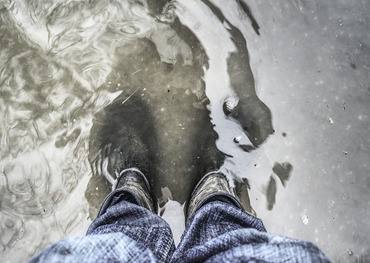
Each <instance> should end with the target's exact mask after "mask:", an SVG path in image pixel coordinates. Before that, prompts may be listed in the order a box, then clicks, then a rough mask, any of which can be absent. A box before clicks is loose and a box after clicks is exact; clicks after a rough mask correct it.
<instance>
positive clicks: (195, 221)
mask: <svg viewBox="0 0 370 263" xmlns="http://www.w3.org/2000/svg"><path fill="white" fill-rule="evenodd" d="M226 185H227V187H228V183H227V179H226V178H225V177H224V176H222V175H220V174H214V175H209V176H208V177H206V178H205V179H203V180H202V181H201V182H200V185H199V184H198V186H197V187H196V189H195V190H194V192H193V194H192V199H191V200H190V204H189V208H188V211H189V210H190V211H192V208H191V206H192V203H193V204H194V202H195V203H197V200H196V199H197V196H198V197H201V199H199V200H202V201H201V202H200V201H199V200H198V204H199V205H195V209H194V208H193V213H190V215H188V217H191V218H190V219H189V221H188V224H187V226H186V230H185V232H184V234H183V236H182V239H181V242H180V244H179V246H178V248H177V250H176V251H175V253H174V255H173V257H172V261H173V262H203V261H206V260H210V261H212V262H225V261H233V262H234V261H243V262H244V261H256V262H264V261H267V262H286V261H294V262H328V261H329V260H328V259H327V258H326V257H325V255H324V254H323V253H322V252H321V251H320V250H319V249H318V248H317V247H316V246H315V245H314V244H312V243H310V242H304V241H299V240H295V239H291V238H287V237H283V236H278V235H273V234H269V233H267V232H266V229H265V227H264V225H263V223H262V221H261V220H260V219H258V218H256V217H253V216H252V215H249V214H248V213H246V212H245V211H244V210H242V208H241V205H240V203H239V204H238V203H237V202H236V201H237V199H236V198H235V196H232V195H231V191H230V189H229V190H227V189H226V188H225V187H226ZM194 195H195V196H196V197H195V198H194Z"/></svg>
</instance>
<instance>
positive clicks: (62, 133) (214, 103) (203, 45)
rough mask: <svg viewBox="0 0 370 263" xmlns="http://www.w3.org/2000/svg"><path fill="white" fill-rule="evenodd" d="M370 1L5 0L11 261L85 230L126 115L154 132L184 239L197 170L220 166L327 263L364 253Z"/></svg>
mask: <svg viewBox="0 0 370 263" xmlns="http://www.w3.org/2000/svg"><path fill="white" fill-rule="evenodd" d="M369 10H370V6H369V4H368V3H367V1H357V2H353V3H349V2H348V1H336V3H329V2H328V3H322V2H317V1H304V0H290V1H269V2H266V1H236V0H235V1H227V3H225V1H219V0H212V1H208V0H204V1H189V0H186V1H173V2H170V3H169V4H168V3H167V4H166V2H165V1H163V2H162V1H148V2H146V1H139V0H138V1H124V0H121V1H110V2H109V3H108V4H107V3H105V2H104V3H103V2H99V1H90V2H87V1H50V3H46V2H44V1H27V2H26V1H25V2H22V1H6V2H2V3H0V19H1V21H0V34H1V40H0V47H1V50H0V122H1V125H0V126H1V128H0V136H1V142H0V158H1V160H0V188H1V191H0V196H1V197H0V254H1V258H2V259H3V261H4V262H6V261H9V262H23V261H25V260H27V259H29V258H30V257H31V256H32V255H34V254H35V253H37V252H38V251H40V250H41V249H42V248H43V247H45V246H46V245H48V244H50V243H51V242H54V241H57V240H59V239H61V238H65V237H69V236H76V235H83V234H84V233H85V231H86V229H87V226H88V225H89V223H90V222H91V220H93V219H94V217H95V215H96V212H97V209H98V208H99V205H100V203H101V202H102V200H103V198H104V196H105V194H106V193H107V192H109V190H110V188H111V184H110V183H109V180H111V181H113V180H114V178H115V175H114V172H112V171H111V170H109V169H102V167H103V163H104V160H105V157H107V156H109V153H110V150H111V148H109V147H110V146H109V145H107V141H108V140H109V136H110V134H113V133H118V134H122V136H125V135H127V134H128V133H127V130H125V127H127V125H132V126H133V127H135V129H136V130H140V132H142V133H143V134H145V135H146V138H148V140H151V145H152V147H153V151H154V152H155V157H153V158H154V160H155V164H154V166H153V169H152V172H153V175H152V177H153V178H152V179H155V181H157V182H158V183H157V184H156V186H155V191H156V194H157V196H158V198H159V199H160V202H161V206H163V207H164V208H163V209H162V213H163V216H164V217H165V218H166V220H168V221H169V222H170V223H171V226H172V227H173V230H174V234H175V236H176V239H177V240H178V238H179V235H180V234H181V231H182V229H183V228H184V225H183V215H182V214H181V212H182V208H181V205H182V204H183V203H184V202H185V201H186V199H187V196H188V194H189V192H190V190H191V186H192V184H194V183H195V182H196V180H197V179H198V178H199V177H200V176H202V174H204V173H206V172H207V171H210V170H215V169H218V168H220V169H221V170H222V171H223V172H224V173H225V174H227V176H228V178H229V179H230V183H231V184H233V185H234V186H235V189H236V192H237V193H238V194H239V195H240V197H241V198H242V199H243V202H244V205H245V207H246V209H248V210H250V211H252V212H255V213H256V214H257V216H258V217H260V218H261V219H262V220H263V221H264V223H265V225H266V228H267V229H268V231H270V232H273V233H278V234H282V235H286V236H290V237H295V238H299V239H304V240H310V241H313V242H314V243H316V244H317V245H318V246H319V247H320V248H321V249H322V250H323V251H324V253H326V254H327V255H328V256H329V258H330V259H331V260H332V261H334V262H367V261H369V257H370V256H369V255H370V251H369V247H368V243H369V241H370V240H369V234H370V233H369V228H368V223H367V218H368V217H369V209H368V207H369V192H370V190H369V189H370V177H369V174H370V168H369V165H368V159H369V156H370V148H369V145H370V144H369V140H370V139H369V138H370V121H369V113H370V108H369V99H370V78H369V76H368V75H369V74H368V72H369V67H370V66H369V63H370V62H369V61H370V50H369V45H370V36H369V34H367V32H369V29H370V28H369V27H370V24H369V15H368V14H369ZM238 100H239V102H238ZM225 101H227V102H228V103H229V104H228V106H229V109H230V107H231V108H232V107H234V106H235V105H237V106H236V108H235V109H234V111H232V113H231V114H228V113H229V112H228V110H227V107H225V105H224V103H225ZM126 124H127V125H126ZM102 127H109V129H105V130H104V129H102ZM117 127H118V128H117ZM126 137H127V136H126ZM116 143H118V144H119V143H121V142H120V141H119V140H118V141H117V142H116ZM122 143H123V142H122ZM102 149H103V150H104V151H101V150H102ZM168 200H170V201H169V202H167V201H168ZM360 260H362V261H360Z"/></svg>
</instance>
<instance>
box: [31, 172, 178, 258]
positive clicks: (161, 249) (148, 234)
mask: <svg viewBox="0 0 370 263" xmlns="http://www.w3.org/2000/svg"><path fill="white" fill-rule="evenodd" d="M156 209H157V204H156V202H155V201H154V200H153V199H152V197H151V195H150V188H149V184H148V182H147V181H146V179H145V176H144V175H143V174H142V173H141V172H140V171H138V170H137V169H127V170H125V171H123V172H122V173H121V176H120V178H119V181H118V183H117V189H116V190H115V191H113V192H112V193H111V194H109V195H108V196H107V198H106V199H105V201H104V203H103V205H102V207H101V209H100V211H99V215H98V217H97V218H96V219H95V220H94V221H93V222H92V224H91V225H90V227H89V229H88V231H87V235H86V236H85V237H79V238H70V239H66V240H62V241H59V242H57V243H55V244H52V245H50V246H49V247H47V248H46V249H45V250H43V251H42V252H41V253H40V254H38V255H37V256H36V257H35V258H33V259H32V260H31V262H156V261H160V262H162V261H163V262H165V261H168V260H169V258H171V256H172V254H173V252H174V250H175V244H174V241H173V237H172V232H171V229H170V227H169V225H168V224H167V223H166V222H165V221H164V220H163V219H162V218H160V217H159V216H158V215H157V214H155V213H154V211H156Z"/></svg>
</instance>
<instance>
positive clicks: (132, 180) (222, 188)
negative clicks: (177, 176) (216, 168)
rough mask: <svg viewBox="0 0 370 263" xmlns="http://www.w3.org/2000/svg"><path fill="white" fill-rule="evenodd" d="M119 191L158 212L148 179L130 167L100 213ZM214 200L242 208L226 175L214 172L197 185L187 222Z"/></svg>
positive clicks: (189, 204)
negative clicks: (202, 207)
mask: <svg viewBox="0 0 370 263" xmlns="http://www.w3.org/2000/svg"><path fill="white" fill-rule="evenodd" d="M118 192H126V193H128V194H129V195H130V197H131V198H132V199H133V201H134V203H136V204H137V205H139V206H142V207H144V208H146V209H148V210H150V211H152V212H154V213H157V210H158V204H157V202H156V198H155V197H154V196H153V194H152V191H151V187H150V185H149V182H148V180H147V179H146V177H145V175H144V174H143V173H142V172H141V171H140V170H139V169H137V168H129V169H125V170H123V171H122V172H121V173H120V176H119V177H118V179H117V183H116V187H115V190H114V191H113V192H112V193H111V194H110V195H109V196H108V197H107V198H106V199H105V201H104V203H103V205H102V208H101V209H100V212H99V215H101V214H102V213H103V212H104V211H105V210H106V208H107V207H108V206H109V204H110V202H111V199H112V198H113V197H114V196H115V194H116V193H118ZM213 200H223V201H226V202H228V203H230V204H233V205H235V206H236V207H239V208H241V209H242V206H241V203H240V201H239V200H238V198H237V197H236V196H235V195H234V194H233V191H232V189H231V188H230V186H229V183H228V181H227V178H226V176H225V175H224V174H222V173H219V172H213V173H209V174H206V175H205V176H203V178H202V179H201V180H200V181H199V182H198V184H197V185H196V186H195V188H194V190H193V192H192V194H191V196H190V199H189V201H188V203H187V206H186V207H187V208H186V214H185V218H186V223H187V222H188V221H189V220H190V218H191V217H192V216H193V215H194V213H195V212H196V211H197V210H198V209H199V208H200V207H201V206H203V205H204V204H206V203H208V202H210V201H213Z"/></svg>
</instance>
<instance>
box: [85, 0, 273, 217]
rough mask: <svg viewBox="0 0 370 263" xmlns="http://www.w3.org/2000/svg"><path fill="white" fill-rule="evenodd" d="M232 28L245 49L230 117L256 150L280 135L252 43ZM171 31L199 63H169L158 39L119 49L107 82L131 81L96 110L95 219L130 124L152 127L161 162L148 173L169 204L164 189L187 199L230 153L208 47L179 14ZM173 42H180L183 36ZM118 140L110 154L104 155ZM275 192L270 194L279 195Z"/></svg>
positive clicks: (237, 57)
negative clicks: (263, 95)
mask: <svg viewBox="0 0 370 263" xmlns="http://www.w3.org/2000/svg"><path fill="white" fill-rule="evenodd" d="M205 2H207V4H208V5H210V8H211V9H212V10H213V11H214V13H215V14H216V15H217V16H218V17H219V19H220V20H221V21H224V20H225V18H224V17H223V16H222V13H221V12H220V11H219V10H218V9H217V8H215V7H213V6H211V4H210V3H209V2H208V1H205ZM152 10H154V11H153V12H155V10H160V8H158V7H155V6H154V7H153V6H152ZM230 27H231V29H230V30H229V31H230V35H231V36H232V37H233V39H234V43H235V45H236V47H237V49H238V51H237V52H235V53H232V54H230V57H229V60H228V73H229V75H230V80H231V85H232V87H233V88H234V90H235V92H236V93H237V95H238V97H239V104H238V105H237V106H236V107H235V108H233V109H232V110H230V111H227V112H226V114H227V115H228V116H229V118H231V119H233V120H235V121H236V122H238V123H240V125H241V126H242V127H243V129H244V131H245V132H246V134H247V135H248V137H249V138H250V140H251V142H252V143H253V145H254V147H258V146H259V145H260V144H261V143H263V142H264V141H265V140H266V138H267V137H268V135H269V134H271V133H272V132H273V129H272V122H271V113H270V111H269V109H268V107H267V106H266V105H265V104H264V103H263V102H262V101H261V100H259V98H258V97H257V95H256V91H255V85H254V79H253V75H252V71H251V68H250V65H249V56H248V50H247V49H246V41H245V39H244V37H243V35H242V34H241V33H240V31H239V30H238V29H237V28H235V27H233V26H232V25H230ZM171 28H172V29H174V30H175V32H176V34H177V35H178V36H179V39H182V40H184V41H185V42H186V44H187V45H188V46H190V47H191V51H190V52H191V54H190V55H188V56H190V57H191V58H192V59H191V62H189V61H187V60H186V56H185V57H184V56H181V54H180V55H178V56H177V57H176V60H175V61H176V62H171V61H169V62H170V63H165V62H163V61H162V60H161V54H160V52H161V48H159V47H158V41H157V42H156V43H153V42H151V41H149V40H138V41H135V42H133V43H131V44H130V46H129V47H127V45H126V46H124V47H122V48H121V49H120V48H119V47H118V49H117V52H116V54H115V55H116V56H117V57H118V58H119V59H118V62H117V63H116V65H115V66H114V69H113V71H112V73H111V74H110V76H109V77H108V78H107V81H106V82H105V84H104V85H103V86H102V87H100V89H106V90H110V91H111V92H114V91H115V90H116V89H122V86H123V93H122V94H121V96H120V97H119V98H117V99H116V100H115V101H114V102H113V103H112V104H111V105H109V106H108V107H106V108H105V109H104V110H102V111H101V112H99V113H98V114H96V116H95V118H94V126H93V128H92V130H91V134H90V153H89V161H90V163H91V164H92V167H93V171H94V175H93V177H92V178H91V180H90V183H89V185H88V187H87V191H86V193H85V196H86V198H87V199H88V201H89V203H90V205H91V207H92V208H91V209H90V212H91V216H92V218H93V214H94V213H93V212H92V211H96V210H97V208H98V207H99V205H100V204H101V202H102V200H103V199H104V197H105V195H106V194H107V193H108V192H109V191H110V184H108V183H107V181H106V180H105V178H103V177H102V174H104V171H103V168H102V167H103V160H104V158H105V157H108V158H109V156H110V153H112V152H114V149H117V148H122V147H124V145H128V144H129V142H128V141H127V140H128V138H127V136H126V135H127V134H128V133H130V132H131V130H130V132H128V131H127V129H133V130H136V131H137V132H138V133H140V131H145V135H143V136H142V138H146V139H147V140H148V141H146V142H145V143H144V144H146V145H149V147H150V151H152V152H153V153H155V154H154V155H153V156H152V157H151V158H150V160H151V164H152V165H153V166H152V167H150V169H147V171H145V172H146V174H147V175H149V177H150V178H151V181H152V183H153V182H155V184H153V186H154V189H155V192H156V195H157V197H158V198H159V200H160V201H162V203H161V205H163V204H164V202H165V201H166V198H165V197H163V196H162V192H163V190H164V189H166V188H168V189H169V190H170V192H171V196H170V197H171V198H172V199H174V200H176V201H179V202H180V203H184V202H185V201H186V200H187V199H188V196H189V194H190V191H191V189H192V187H193V186H194V184H195V183H196V182H197V181H198V180H199V179H200V178H201V177H202V176H203V175H204V174H206V173H207V172H209V171H214V170H218V169H219V168H220V167H221V165H222V164H223V162H224V159H225V154H224V153H222V152H221V151H219V150H218V149H217V147H216V140H217V138H218V135H217V134H216V132H215V131H214V130H213V124H212V123H211V119H210V117H209V114H210V112H209V110H208V109H207V105H208V103H209V100H208V98H207V97H206V94H205V83H204V81H203V75H204V68H207V67H208V58H207V55H206V54H205V52H204V47H203V46H202V44H201V43H200V42H199V41H198V39H197V38H196V37H195V36H194V34H193V33H192V32H191V31H190V30H189V29H188V28H187V27H185V26H183V25H182V24H181V23H180V21H179V20H178V19H174V21H173V23H171ZM159 33H161V34H166V32H159ZM154 35H155V34H154ZM172 40H173V41H179V40H176V38H175V37H174V38H173V39H172ZM175 44H176V43H175ZM127 50H130V52H127ZM125 136H126V137H125ZM112 140H113V143H112V144H113V145H110V146H109V149H110V152H109V153H107V152H104V151H105V150H104V149H106V148H107V145H108V144H109V143H110V142H111V141H112ZM240 147H242V148H243V147H244V148H243V149H244V150H245V151H250V150H253V147H252V148H247V147H245V146H244V145H240ZM102 155H103V156H104V157H102ZM137 166H140V164H137ZM144 169H145V168H144ZM106 172H107V171H106ZM115 172H116V171H113V170H112V169H111V167H108V175H107V174H105V176H106V177H108V178H110V177H112V178H115ZM111 181H112V180H111ZM236 185H237V189H236V192H237V193H238V194H239V195H240V196H241V197H242V199H243V203H244V204H245V207H246V208H247V210H248V211H252V210H253V209H252V208H251V205H250V201H249V197H248V193H247V190H248V187H249V184H248V182H247V181H246V180H241V181H240V182H237V184H236ZM269 189H270V188H269ZM275 192H276V191H275ZM275 192H272V193H271V194H270V195H273V196H274V195H275ZM270 199H271V198H270Z"/></svg>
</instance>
